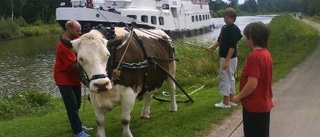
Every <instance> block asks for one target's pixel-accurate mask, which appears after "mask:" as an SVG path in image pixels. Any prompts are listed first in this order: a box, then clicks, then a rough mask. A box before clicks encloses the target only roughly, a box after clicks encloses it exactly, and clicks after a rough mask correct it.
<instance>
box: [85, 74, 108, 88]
mask: <svg viewBox="0 0 320 137" xmlns="http://www.w3.org/2000/svg"><path fill="white" fill-rule="evenodd" d="M111 88H112V86H111V81H110V79H109V78H108V77H107V75H105V74H97V75H93V76H92V78H91V79H90V91H92V92H103V91H108V90H110V89H111Z"/></svg>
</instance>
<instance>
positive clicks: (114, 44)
mask: <svg viewBox="0 0 320 137" xmlns="http://www.w3.org/2000/svg"><path fill="white" fill-rule="evenodd" d="M121 43H122V40H121V39H112V40H109V41H108V45H107V47H108V48H111V49H113V48H117V47H118V46H120V45H121Z"/></svg>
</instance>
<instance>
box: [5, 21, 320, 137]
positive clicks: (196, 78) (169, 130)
mask: <svg viewBox="0 0 320 137" xmlns="http://www.w3.org/2000/svg"><path fill="white" fill-rule="evenodd" d="M269 26H270V28H271V31H272V35H271V38H270V43H269V49H270V51H271V54H272V56H273V59H274V82H276V81H277V80H279V79H281V78H283V77H284V76H286V75H287V73H288V72H290V70H292V68H294V67H295V66H296V65H297V64H298V63H299V62H301V61H303V60H304V59H305V58H306V57H307V56H308V54H309V53H310V52H311V51H312V50H313V49H314V48H315V46H316V45H317V42H318V39H319V38H318V32H317V31H316V30H315V29H313V28H312V27H310V26H308V25H306V24H304V23H303V22H301V21H299V20H296V19H293V18H292V17H291V16H289V15H284V16H279V17H275V18H274V19H273V20H272V21H271V23H270V24H269ZM206 46H208V45H205V44H196V43H194V44H193V46H191V45H189V44H185V43H179V42H177V41H176V55H177V58H178V59H179V62H178V67H177V68H178V69H177V81H178V82H179V83H180V84H181V85H182V87H184V89H185V90H186V91H187V92H189V93H190V92H191V91H193V90H195V89H197V88H199V87H201V86H203V85H204V88H202V89H201V90H199V91H197V92H195V93H193V94H192V95H190V96H191V97H192V98H193V99H194V101H195V103H193V104H178V105H179V110H178V112H175V113H169V112H168V108H169V104H168V103H160V102H158V101H156V100H153V103H152V108H151V119H149V120H141V119H140V118H139V114H140V110H141V106H142V102H141V101H137V102H136V105H135V109H134V111H133V112H132V121H131V129H132V133H133V134H134V135H135V136H138V137H160V136H161V137H163V136H165V137H181V136H183V137H195V136H203V135H205V134H206V133H207V132H208V131H209V130H210V129H212V128H213V127H214V126H215V125H218V124H220V123H221V122H222V121H223V119H224V118H226V117H227V116H229V115H230V114H232V112H233V111H234V110H235V109H237V108H231V109H227V110H222V109H217V108H214V107H213V104H214V103H216V102H218V101H221V96H219V94H218V92H217V83H218V81H217V79H215V78H216V77H217V74H216V73H215V72H216V69H217V62H218V60H217V55H216V54H217V53H216V52H212V53H209V52H206V51H205V50H204V48H200V47H206ZM248 52H249V50H248V47H247V46H246V45H245V43H244V41H243V40H242V41H240V44H239V61H240V62H239V66H240V67H239V69H240V70H241V67H242V65H243V62H244V60H245V57H246V55H247V53H248ZM164 90H165V88H164ZM177 93H178V94H179V95H182V93H181V92H180V91H178V92H177ZM158 96H160V95H158ZM19 97H20V96H19V95H18V98H19ZM22 97H23V96H22ZM161 97H163V96H161ZM178 99H179V100H185V99H186V98H185V97H183V96H181V97H180V96H179V97H178ZM2 100H3V99H0V106H1V105H2V103H1V101H2ZM6 103H10V102H6ZM48 103H49V104H50V103H52V104H54V109H50V110H47V113H42V114H41V115H36V114H32V113H30V115H27V116H18V117H10V119H9V118H7V119H5V118H4V119H1V122H0V127H1V128H0V136H10V137H22V136H41V137H52V136H59V137H70V136H71V131H70V128H69V124H68V120H67V117H66V114H65V113H66V112H65V110H64V107H63V106H62V102H61V100H60V99H51V100H49V101H48ZM15 105H19V104H15ZM50 106H52V105H50ZM35 108H36V107H35ZM238 108H240V107H238ZM0 109H1V107H0ZM21 109H23V108H21ZM29 109H32V108H29ZM17 111H18V110H17ZM0 112H1V110H0ZM36 113H38V112H36ZM119 114H120V109H119V107H118V108H115V109H114V110H113V111H112V112H110V113H108V114H107V128H106V132H107V136H112V137H118V136H121V134H122V127H121V124H120V122H119ZM80 115H81V118H82V121H83V123H84V124H85V125H87V126H91V127H94V130H91V131H89V133H90V134H91V135H94V134H95V129H96V123H95V117H94V112H93V109H92V106H91V105H90V104H89V103H88V102H87V101H86V102H85V103H84V104H83V108H82V109H81V112H80ZM17 131H19V132H17Z"/></svg>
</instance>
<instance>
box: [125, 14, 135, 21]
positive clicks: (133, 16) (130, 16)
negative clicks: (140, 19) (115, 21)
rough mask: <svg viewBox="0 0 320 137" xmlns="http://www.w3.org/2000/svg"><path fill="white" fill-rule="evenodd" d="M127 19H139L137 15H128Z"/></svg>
mask: <svg viewBox="0 0 320 137" xmlns="http://www.w3.org/2000/svg"><path fill="white" fill-rule="evenodd" d="M127 17H129V18H133V19H135V20H136V19H137V16H136V15H127Z"/></svg>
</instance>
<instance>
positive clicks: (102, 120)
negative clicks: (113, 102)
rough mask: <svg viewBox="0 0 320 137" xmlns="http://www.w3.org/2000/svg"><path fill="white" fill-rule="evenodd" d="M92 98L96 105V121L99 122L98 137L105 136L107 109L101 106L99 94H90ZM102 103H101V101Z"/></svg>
mask: <svg viewBox="0 0 320 137" xmlns="http://www.w3.org/2000/svg"><path fill="white" fill-rule="evenodd" d="M90 99H91V102H92V104H93V107H94V111H95V116H96V122H97V135H96V136H97V137H105V136H106V133H105V126H106V112H107V111H106V110H105V109H103V108H101V106H99V102H98V101H99V95H97V94H94V93H92V94H90ZM100 104H101V103H100Z"/></svg>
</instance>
